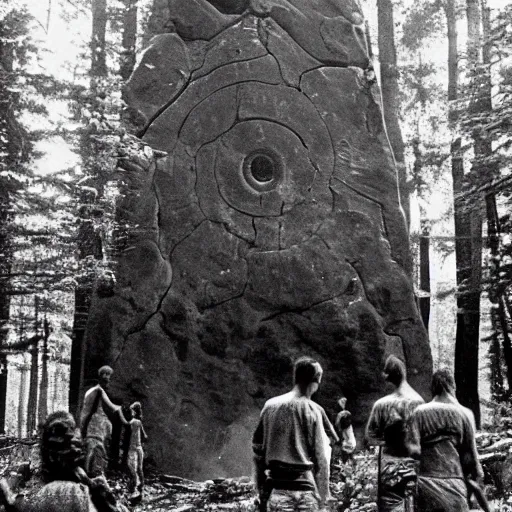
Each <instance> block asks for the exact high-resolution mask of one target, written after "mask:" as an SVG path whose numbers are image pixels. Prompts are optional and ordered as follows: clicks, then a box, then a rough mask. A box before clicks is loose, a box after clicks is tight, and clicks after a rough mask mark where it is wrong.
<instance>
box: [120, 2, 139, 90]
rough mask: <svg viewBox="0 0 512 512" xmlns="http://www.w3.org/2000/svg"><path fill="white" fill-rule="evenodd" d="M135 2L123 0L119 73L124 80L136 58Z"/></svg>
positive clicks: (126, 78)
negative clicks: (121, 48)
mask: <svg viewBox="0 0 512 512" xmlns="http://www.w3.org/2000/svg"><path fill="white" fill-rule="evenodd" d="M137 2H138V0H123V3H124V6H125V7H124V13H123V40H122V45H123V50H122V54H121V66H120V68H119V74H120V75H121V78H122V79H123V80H124V81H125V82H126V80H128V78H130V75H131V74H132V72H133V68H134V67H135V58H136V43H137Z"/></svg>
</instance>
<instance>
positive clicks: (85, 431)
mask: <svg viewBox="0 0 512 512" xmlns="http://www.w3.org/2000/svg"><path fill="white" fill-rule="evenodd" d="M113 372H114V371H113V370H112V368H110V366H102V367H101V368H100V369H99V370H98V377H99V379H98V384H97V385H96V386H94V387H92V388H91V389H89V390H88V391H87V393H85V396H84V404H83V406H82V412H81V414H80V429H81V431H82V438H83V439H84V440H85V450H86V456H85V471H86V472H87V475H88V476H90V477H95V476H99V475H102V474H103V473H104V472H105V469H106V467H107V460H108V458H107V446H108V443H109V441H110V437H111V435H112V423H111V421H110V419H109V417H108V415H109V414H110V415H111V414H113V413H117V414H119V417H120V418H121V420H124V421H123V423H125V422H126V420H125V419H124V417H123V416H122V412H121V406H120V405H114V404H113V403H112V402H111V400H110V398H109V397H108V395H107V392H106V389H107V388H108V385H109V383H110V379H111V377H112V373H113Z"/></svg>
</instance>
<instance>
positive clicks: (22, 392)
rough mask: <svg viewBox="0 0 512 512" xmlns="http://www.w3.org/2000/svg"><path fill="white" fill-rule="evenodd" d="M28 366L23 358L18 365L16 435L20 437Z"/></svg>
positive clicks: (24, 420)
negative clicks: (19, 365) (18, 388)
mask: <svg viewBox="0 0 512 512" xmlns="http://www.w3.org/2000/svg"><path fill="white" fill-rule="evenodd" d="M28 371H29V366H28V365H27V364H26V363H25V360H23V363H22V364H21V367H20V397H19V402H18V437H19V438H22V437H23V434H24V431H25V426H26V414H25V412H26V409H25V395H26V393H27V380H28V379H27V377H28V375H27V374H28Z"/></svg>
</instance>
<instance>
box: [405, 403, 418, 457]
mask: <svg viewBox="0 0 512 512" xmlns="http://www.w3.org/2000/svg"><path fill="white" fill-rule="evenodd" d="M420 423H421V418H420V416H419V415H418V414H415V413H413V414H412V416H411V417H410V418H409V420H408V422H407V423H406V429H405V440H404V444H405V448H406V450H407V452H408V453H409V455H410V456H411V457H414V458H415V459H419V458H420V455H421V428H420Z"/></svg>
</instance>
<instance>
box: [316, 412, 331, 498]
mask: <svg viewBox="0 0 512 512" xmlns="http://www.w3.org/2000/svg"><path fill="white" fill-rule="evenodd" d="M313 428H314V433H313V434H314V446H315V456H314V461H315V472H314V473H315V483H316V487H317V489H318V494H319V496H320V504H319V505H320V508H323V507H325V506H326V505H327V501H328V500H329V498H330V497H331V495H330V492H329V476H330V464H331V451H332V450H331V446H330V443H329V438H328V437H327V434H326V433H325V429H324V426H323V420H322V416H321V415H319V416H318V417H317V418H316V421H315V422H314V424H313Z"/></svg>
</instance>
